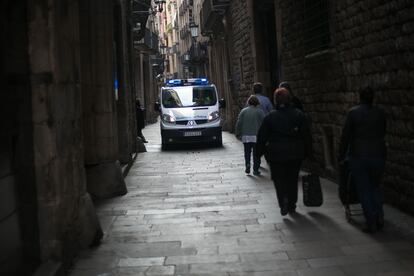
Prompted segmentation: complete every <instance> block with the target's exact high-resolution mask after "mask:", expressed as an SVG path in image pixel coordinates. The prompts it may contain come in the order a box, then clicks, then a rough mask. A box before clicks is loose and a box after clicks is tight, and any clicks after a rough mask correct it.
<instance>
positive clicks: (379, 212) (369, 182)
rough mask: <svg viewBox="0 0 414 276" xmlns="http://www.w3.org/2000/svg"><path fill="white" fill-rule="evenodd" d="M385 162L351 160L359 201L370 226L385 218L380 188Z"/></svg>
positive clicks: (381, 160)
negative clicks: (378, 219)
mask: <svg viewBox="0 0 414 276" xmlns="http://www.w3.org/2000/svg"><path fill="white" fill-rule="evenodd" d="M384 166H385V160H384V159H381V158H350V159H349V167H350V170H351V174H352V178H353V180H354V181H355V184H356V187H357V191H358V197H359V201H360V202H361V205H362V209H363V211H364V216H365V219H366V220H367V223H368V224H374V223H376V220H377V218H378V217H380V218H382V217H383V216H384V211H383V208H382V205H383V196H382V191H381V186H380V181H381V176H382V174H383V172H384Z"/></svg>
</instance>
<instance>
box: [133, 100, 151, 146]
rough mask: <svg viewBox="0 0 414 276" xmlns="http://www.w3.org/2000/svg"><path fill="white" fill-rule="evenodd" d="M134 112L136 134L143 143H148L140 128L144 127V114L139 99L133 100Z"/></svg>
mask: <svg viewBox="0 0 414 276" xmlns="http://www.w3.org/2000/svg"><path fill="white" fill-rule="evenodd" d="M135 114H136V120H137V136H138V137H139V138H140V139H141V140H142V142H143V143H148V141H147V139H145V136H144V134H142V129H143V128H144V127H145V114H144V110H143V108H142V107H141V102H140V101H139V99H137V100H136V101H135Z"/></svg>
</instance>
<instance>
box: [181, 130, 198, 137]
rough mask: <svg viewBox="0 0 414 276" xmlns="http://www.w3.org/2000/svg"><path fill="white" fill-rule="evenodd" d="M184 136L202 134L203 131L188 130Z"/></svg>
mask: <svg viewBox="0 0 414 276" xmlns="http://www.w3.org/2000/svg"><path fill="white" fill-rule="evenodd" d="M184 136H186V137H188V136H201V131H186V132H184Z"/></svg>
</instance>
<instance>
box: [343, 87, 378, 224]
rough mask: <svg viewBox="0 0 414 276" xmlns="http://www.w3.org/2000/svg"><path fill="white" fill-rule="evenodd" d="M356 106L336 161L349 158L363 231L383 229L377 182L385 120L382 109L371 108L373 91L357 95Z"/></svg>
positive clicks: (350, 112)
mask: <svg viewBox="0 0 414 276" xmlns="http://www.w3.org/2000/svg"><path fill="white" fill-rule="evenodd" d="M359 97H360V104H359V105H357V106H355V107H353V108H351V109H350V110H349V112H348V114H347V117H346V121H345V126H344V128H343V131H342V137H341V143H340V150H339V160H340V162H342V161H343V160H345V159H346V158H348V159H349V166H350V171H351V174H352V178H353V180H354V181H355V184H356V186H357V190H358V197H359V200H360V202H361V205H362V208H363V210H364V215H365V219H366V222H367V225H366V228H364V231H366V232H375V231H376V230H378V229H381V228H382V227H383V226H384V212H383V208H382V205H383V202H382V192H381V189H380V179H381V175H382V173H383V171H384V166H385V157H386V146H385V133H386V118H385V113H384V111H383V110H382V109H380V108H378V107H375V106H373V105H372V103H373V100H374V91H373V90H372V89H371V88H369V87H368V88H365V89H363V90H362V91H361V92H360V93H359Z"/></svg>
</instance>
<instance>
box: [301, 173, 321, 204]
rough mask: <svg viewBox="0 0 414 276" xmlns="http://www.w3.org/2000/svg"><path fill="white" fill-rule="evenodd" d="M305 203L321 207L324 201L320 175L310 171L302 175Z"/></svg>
mask: <svg viewBox="0 0 414 276" xmlns="http://www.w3.org/2000/svg"><path fill="white" fill-rule="evenodd" d="M302 188H303V204H304V205H305V206H308V207H319V206H321V205H322V203H323V193H322V187H321V181H320V179H319V175H317V174H314V173H310V174H307V175H304V176H302Z"/></svg>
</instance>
